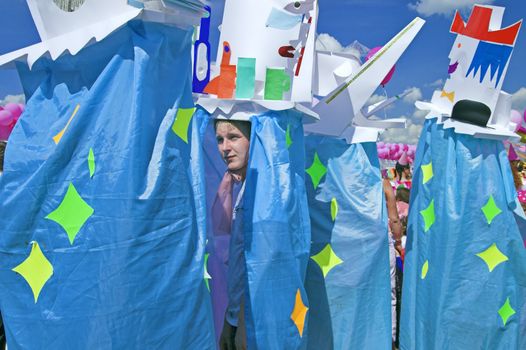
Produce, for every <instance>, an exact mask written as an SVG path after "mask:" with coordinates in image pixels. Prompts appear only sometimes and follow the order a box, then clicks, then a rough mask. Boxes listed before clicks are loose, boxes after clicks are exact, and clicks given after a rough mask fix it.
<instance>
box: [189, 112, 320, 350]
mask: <svg viewBox="0 0 526 350" xmlns="http://www.w3.org/2000/svg"><path fill="white" fill-rule="evenodd" d="M194 118H196V119H198V120H201V130H202V134H203V140H204V143H203V147H204V155H203V159H204V168H205V171H206V177H205V178H206V181H207V201H208V206H209V207H210V206H211V205H212V203H213V198H214V197H215V194H216V192H217V186H218V185H219V182H220V180H221V178H222V176H223V174H224V172H225V170H226V169H225V165H224V164H223V162H222V160H221V159H220V155H219V152H218V149H217V144H216V141H215V137H214V133H213V123H210V122H209V121H210V120H211V119H210V116H208V114H207V113H206V112H205V111H203V110H198V111H197V112H196V114H195V116H194ZM301 118H302V115H301V114H300V113H298V112H294V111H292V110H289V111H282V112H271V111H269V112H265V113H263V114H259V115H254V116H253V117H252V118H251V122H252V128H251V142H250V156H249V165H248V170H247V178H246V184H245V193H244V200H243V211H242V212H243V219H242V220H243V228H244V231H245V232H244V237H245V259H246V271H247V278H246V281H245V283H246V284H245V291H246V294H245V300H249V301H250V302H249V303H245V317H246V324H247V343H248V348H249V349H299V348H304V347H305V345H306V342H305V339H306V319H305V314H302V312H306V317H308V311H307V309H306V308H308V307H309V304H308V301H307V294H306V292H305V289H304V279H305V272H306V267H307V260H308V254H309V244H310V221H309V212H308V207H307V195H306V191H305V180H304V172H305V160H304V141H303V126H302V124H301ZM209 216H210V215H209ZM210 227H211V226H210ZM213 239H214V238H213V235H211V234H209V244H208V247H209V248H208V249H213V247H214V244H212V243H213V242H212V240H213ZM209 267H210V265H209ZM211 277H212V281H213V280H214V278H217V277H215V276H214V275H213V274H212V272H211ZM220 278H221V277H220ZM223 278H224V276H223ZM213 286H214V283H211V287H212V288H213ZM298 293H299V295H300V296H301V297H300V300H299V301H298ZM247 294H248V295H247ZM295 310H296V311H297V312H298V314H299V317H295V316H294V317H293V315H296V314H295V313H294V311H295ZM301 315H303V316H304V317H303V318H302V317H301ZM221 317H224V315H221V316H220V317H219V319H220V318H221ZM301 319H304V320H305V321H304V323H305V327H304V326H303V325H301V324H300V321H301ZM294 320H296V322H295V321H294ZM216 327H217V323H216Z"/></svg>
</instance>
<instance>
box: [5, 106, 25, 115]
mask: <svg viewBox="0 0 526 350" xmlns="http://www.w3.org/2000/svg"><path fill="white" fill-rule="evenodd" d="M4 110H6V111H10V112H11V113H12V114H13V116H14V117H15V118H18V117H19V116H20V114H22V108H20V105H19V104H18V103H8V104H6V105H5V106H4Z"/></svg>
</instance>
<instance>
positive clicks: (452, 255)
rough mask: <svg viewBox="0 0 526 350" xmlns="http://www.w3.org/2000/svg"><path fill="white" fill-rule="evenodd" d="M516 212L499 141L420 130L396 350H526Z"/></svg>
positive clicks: (523, 261) (429, 124) (525, 269)
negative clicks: (398, 342)
mask: <svg viewBox="0 0 526 350" xmlns="http://www.w3.org/2000/svg"><path fill="white" fill-rule="evenodd" d="M430 164H431V166H430ZM431 167H432V170H430V169H431ZM490 197H491V198H492V199H493V204H494V206H496V207H497V208H498V210H497V209H495V207H494V206H493V204H492V203H491V202H492V200H491V198H490ZM431 202H433V205H431ZM515 205H516V193H515V189H514V185H513V177H512V174H511V170H510V167H509V162H508V160H507V157H506V151H505V149H504V147H503V144H502V143H501V142H499V141H492V140H483V139H476V138H473V137H471V136H468V135H460V134H455V133H454V131H452V130H451V129H448V130H444V129H443V127H442V126H441V125H437V123H436V121H435V120H428V121H426V124H425V125H424V128H423V131H422V135H421V137H420V141H419V144H418V149H417V154H416V158H415V164H414V178H413V186H412V189H411V200H410V206H409V208H410V209H409V210H410V212H409V223H408V241H407V246H406V259H405V268H404V286H403V293H402V315H401V325H400V348H401V349H404V350H409V349H524V348H526V328H525V327H524V325H525V324H526V250H525V249H524V246H523V242H522V237H521V236H520V233H519V230H518V227H517V223H516V221H515V218H514V213H513V211H514V209H515ZM433 206H434V208H433ZM433 209H434V210H433ZM431 213H434V214H433V215H431ZM497 249H498V251H497Z"/></svg>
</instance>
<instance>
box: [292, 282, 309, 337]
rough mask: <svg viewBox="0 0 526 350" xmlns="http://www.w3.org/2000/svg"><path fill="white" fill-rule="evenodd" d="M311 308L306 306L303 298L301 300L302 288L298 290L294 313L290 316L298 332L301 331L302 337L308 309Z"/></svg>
mask: <svg viewBox="0 0 526 350" xmlns="http://www.w3.org/2000/svg"><path fill="white" fill-rule="evenodd" d="M308 310H309V308H308V307H306V306H305V304H304V303H303V300H301V293H300V290H299V289H298V291H297V292H296V302H295V303H294V310H292V314H291V315H290V318H291V319H292V321H293V322H294V324H295V325H296V327H297V328H298V332H300V337H303V328H304V327H305V317H306V316H307V311H308Z"/></svg>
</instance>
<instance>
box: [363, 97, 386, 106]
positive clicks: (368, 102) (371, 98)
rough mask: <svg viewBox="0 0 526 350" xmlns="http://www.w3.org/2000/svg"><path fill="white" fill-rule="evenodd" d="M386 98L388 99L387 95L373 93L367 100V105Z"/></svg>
mask: <svg viewBox="0 0 526 350" xmlns="http://www.w3.org/2000/svg"><path fill="white" fill-rule="evenodd" d="M385 99H386V97H385V96H382V95H372V96H371V97H369V100H368V101H367V103H366V104H365V105H366V106H368V105H374V104H375V103H378V102H380V101H383V100H385Z"/></svg>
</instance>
